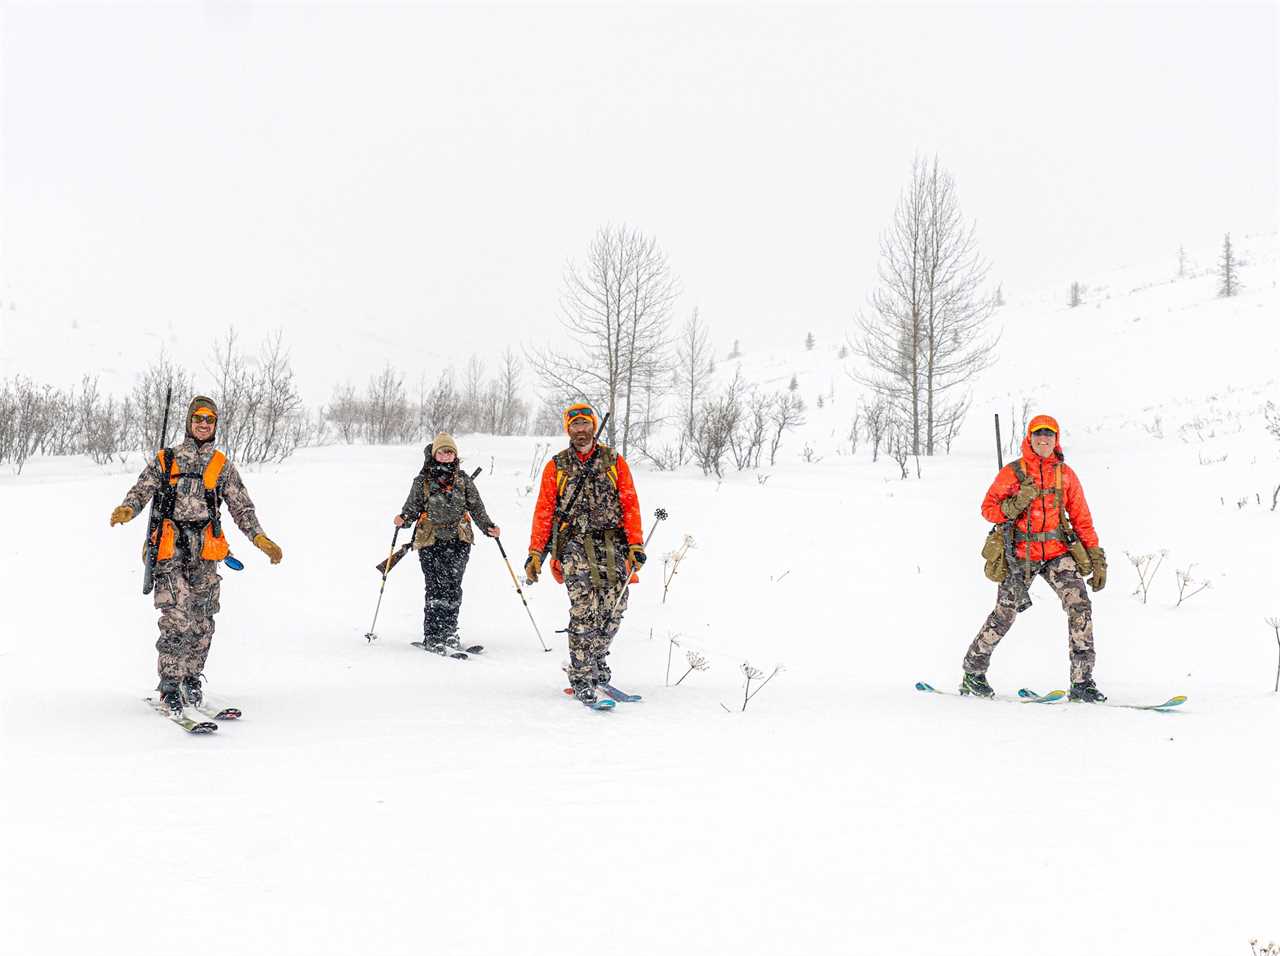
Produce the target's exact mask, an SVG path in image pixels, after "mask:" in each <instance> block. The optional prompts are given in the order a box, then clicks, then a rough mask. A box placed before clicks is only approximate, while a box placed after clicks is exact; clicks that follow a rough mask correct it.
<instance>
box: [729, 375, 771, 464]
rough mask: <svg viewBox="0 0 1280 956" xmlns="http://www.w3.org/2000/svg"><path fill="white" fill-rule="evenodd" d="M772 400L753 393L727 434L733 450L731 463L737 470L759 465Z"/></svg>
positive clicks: (766, 396)
mask: <svg viewBox="0 0 1280 956" xmlns="http://www.w3.org/2000/svg"><path fill="white" fill-rule="evenodd" d="M773 404H774V400H773V399H772V398H771V397H770V396H768V395H764V394H761V393H760V392H755V393H753V394H752V395H751V396H750V397H749V398H748V399H747V404H746V408H745V409H743V413H742V414H741V415H740V416H739V418H738V426H737V427H736V428H735V429H734V430H733V433H732V434H730V436H729V448H730V450H731V451H732V452H733V464H734V466H735V467H736V468H737V469H738V471H745V470H746V469H747V468H759V467H760V455H761V453H762V452H763V451H764V439H765V433H766V431H767V430H768V428H769V420H770V413H771V410H772V407H773Z"/></svg>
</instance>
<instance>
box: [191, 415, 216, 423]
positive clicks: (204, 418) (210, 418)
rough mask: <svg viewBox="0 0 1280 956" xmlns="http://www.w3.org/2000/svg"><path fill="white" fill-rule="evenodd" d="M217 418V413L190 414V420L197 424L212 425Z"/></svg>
mask: <svg viewBox="0 0 1280 956" xmlns="http://www.w3.org/2000/svg"><path fill="white" fill-rule="evenodd" d="M217 420H218V416H217V415H192V416H191V421H192V422H193V423H195V424H197V425H212V424H213V423H214V422H216V421H217Z"/></svg>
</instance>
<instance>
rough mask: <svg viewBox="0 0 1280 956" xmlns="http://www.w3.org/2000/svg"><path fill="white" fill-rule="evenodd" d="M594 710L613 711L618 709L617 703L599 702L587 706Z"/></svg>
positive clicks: (610, 701) (609, 701)
mask: <svg viewBox="0 0 1280 956" xmlns="http://www.w3.org/2000/svg"><path fill="white" fill-rule="evenodd" d="M587 706H588V707H590V708H591V709H592V710H613V708H615V707H617V706H618V705H617V703H615V702H614V701H612V700H598V701H596V702H595V703H594V704H587Z"/></svg>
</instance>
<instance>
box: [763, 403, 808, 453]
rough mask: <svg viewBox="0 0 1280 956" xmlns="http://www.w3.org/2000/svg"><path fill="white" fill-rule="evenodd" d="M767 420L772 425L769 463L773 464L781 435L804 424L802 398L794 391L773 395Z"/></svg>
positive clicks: (780, 442) (780, 443) (780, 441)
mask: <svg viewBox="0 0 1280 956" xmlns="http://www.w3.org/2000/svg"><path fill="white" fill-rule="evenodd" d="M769 421H770V424H771V425H772V426H773V435H772V437H771V439H770V441H769V464H770V465H773V464H774V463H775V462H776V461H777V460H778V448H779V447H780V446H781V445H782V436H783V435H785V434H786V433H787V432H789V431H794V430H795V429H796V428H797V427H798V426H800V425H803V424H804V399H802V398H801V397H800V396H799V395H797V394H796V393H795V392H787V393H786V394H785V395H775V396H774V398H773V408H772V410H771V412H770V415H769Z"/></svg>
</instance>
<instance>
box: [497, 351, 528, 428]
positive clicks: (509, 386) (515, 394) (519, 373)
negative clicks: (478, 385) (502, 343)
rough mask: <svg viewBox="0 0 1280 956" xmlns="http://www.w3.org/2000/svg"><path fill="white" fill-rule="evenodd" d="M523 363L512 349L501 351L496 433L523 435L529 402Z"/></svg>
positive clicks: (526, 424)
mask: <svg viewBox="0 0 1280 956" xmlns="http://www.w3.org/2000/svg"><path fill="white" fill-rule="evenodd" d="M523 377H524V363H523V362H522V361H521V359H520V356H519V355H517V354H516V352H515V350H514V349H511V348H507V349H506V350H504V351H503V353H502V365H501V366H500V367H499V368H498V378H497V386H498V387H497V393H498V415H497V419H498V420H497V428H496V429H495V431H496V433H497V434H499V435H523V434H524V432H525V430H526V429H527V428H528V422H529V403H528V402H526V401H525V400H524V398H523V397H522V395H523V393H524V382H523Z"/></svg>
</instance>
